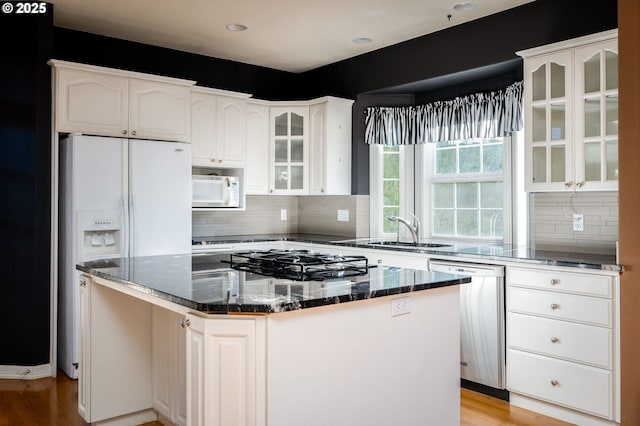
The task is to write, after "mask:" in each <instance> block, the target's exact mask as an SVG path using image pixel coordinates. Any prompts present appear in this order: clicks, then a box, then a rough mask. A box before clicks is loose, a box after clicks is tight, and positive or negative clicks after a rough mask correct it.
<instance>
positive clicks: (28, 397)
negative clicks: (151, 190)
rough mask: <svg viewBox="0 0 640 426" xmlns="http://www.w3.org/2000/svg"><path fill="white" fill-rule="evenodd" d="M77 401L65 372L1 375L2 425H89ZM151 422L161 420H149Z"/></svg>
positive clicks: (517, 419)
mask: <svg viewBox="0 0 640 426" xmlns="http://www.w3.org/2000/svg"><path fill="white" fill-rule="evenodd" d="M77 401H78V382H77V381H76V380H71V379H69V378H68V377H67V376H66V375H65V374H64V373H62V372H60V373H59V374H58V378H57V379H53V378H45V379H38V380H5V379H0V426H22V425H24V426H75V425H86V424H87V423H85V422H84V421H83V420H82V418H81V417H80V415H79V414H78V405H77ZM460 405H461V407H460V413H461V421H460V425H461V426H498V425H517V426H540V425H544V426H566V425H568V423H564V422H561V421H558V420H554V419H551V418H549V417H545V416H542V415H539V414H536V413H532V412H530V411H527V410H523V409H521V408H517V407H511V406H510V405H509V403H507V402H505V401H501V400H499V399H495V398H491V397H489V396H486V395H482V394H479V393H476V392H473V391H470V390H466V389H462V391H461V404H460ZM151 425H154V426H155V425H160V423H159V422H153V423H147V424H146V426H151ZM300 426H304V425H300ZM354 426H355V425H354ZM357 426H360V425H357Z"/></svg>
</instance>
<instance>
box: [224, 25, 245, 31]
mask: <svg viewBox="0 0 640 426" xmlns="http://www.w3.org/2000/svg"><path fill="white" fill-rule="evenodd" d="M226 28H227V29H228V30H229V31H245V30H246V29H247V26H246V25H242V24H227V26H226Z"/></svg>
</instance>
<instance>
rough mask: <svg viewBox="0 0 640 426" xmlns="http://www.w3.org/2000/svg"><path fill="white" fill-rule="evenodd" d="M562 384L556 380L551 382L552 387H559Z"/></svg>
mask: <svg viewBox="0 0 640 426" xmlns="http://www.w3.org/2000/svg"><path fill="white" fill-rule="evenodd" d="M559 384H560V382H558V381H557V380H556V379H553V380H551V386H558V385H559Z"/></svg>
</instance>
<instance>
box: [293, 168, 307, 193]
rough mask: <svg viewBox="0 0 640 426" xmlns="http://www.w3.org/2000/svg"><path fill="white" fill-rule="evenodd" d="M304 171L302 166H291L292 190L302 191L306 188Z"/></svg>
mask: <svg viewBox="0 0 640 426" xmlns="http://www.w3.org/2000/svg"><path fill="white" fill-rule="evenodd" d="M302 170H303V167H302V166H291V189H302V188H303V187H304V180H303V177H302Z"/></svg>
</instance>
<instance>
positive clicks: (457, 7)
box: [453, 1, 476, 12]
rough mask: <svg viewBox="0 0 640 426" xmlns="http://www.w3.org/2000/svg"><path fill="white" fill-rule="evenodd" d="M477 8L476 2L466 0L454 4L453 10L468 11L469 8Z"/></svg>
mask: <svg viewBox="0 0 640 426" xmlns="http://www.w3.org/2000/svg"><path fill="white" fill-rule="evenodd" d="M475 8H476V4H475V3H474V2H471V1H465V2H462V3H456V4H454V5H453V10H456V11H458V12H461V11H467V10H473V9H475Z"/></svg>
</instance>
